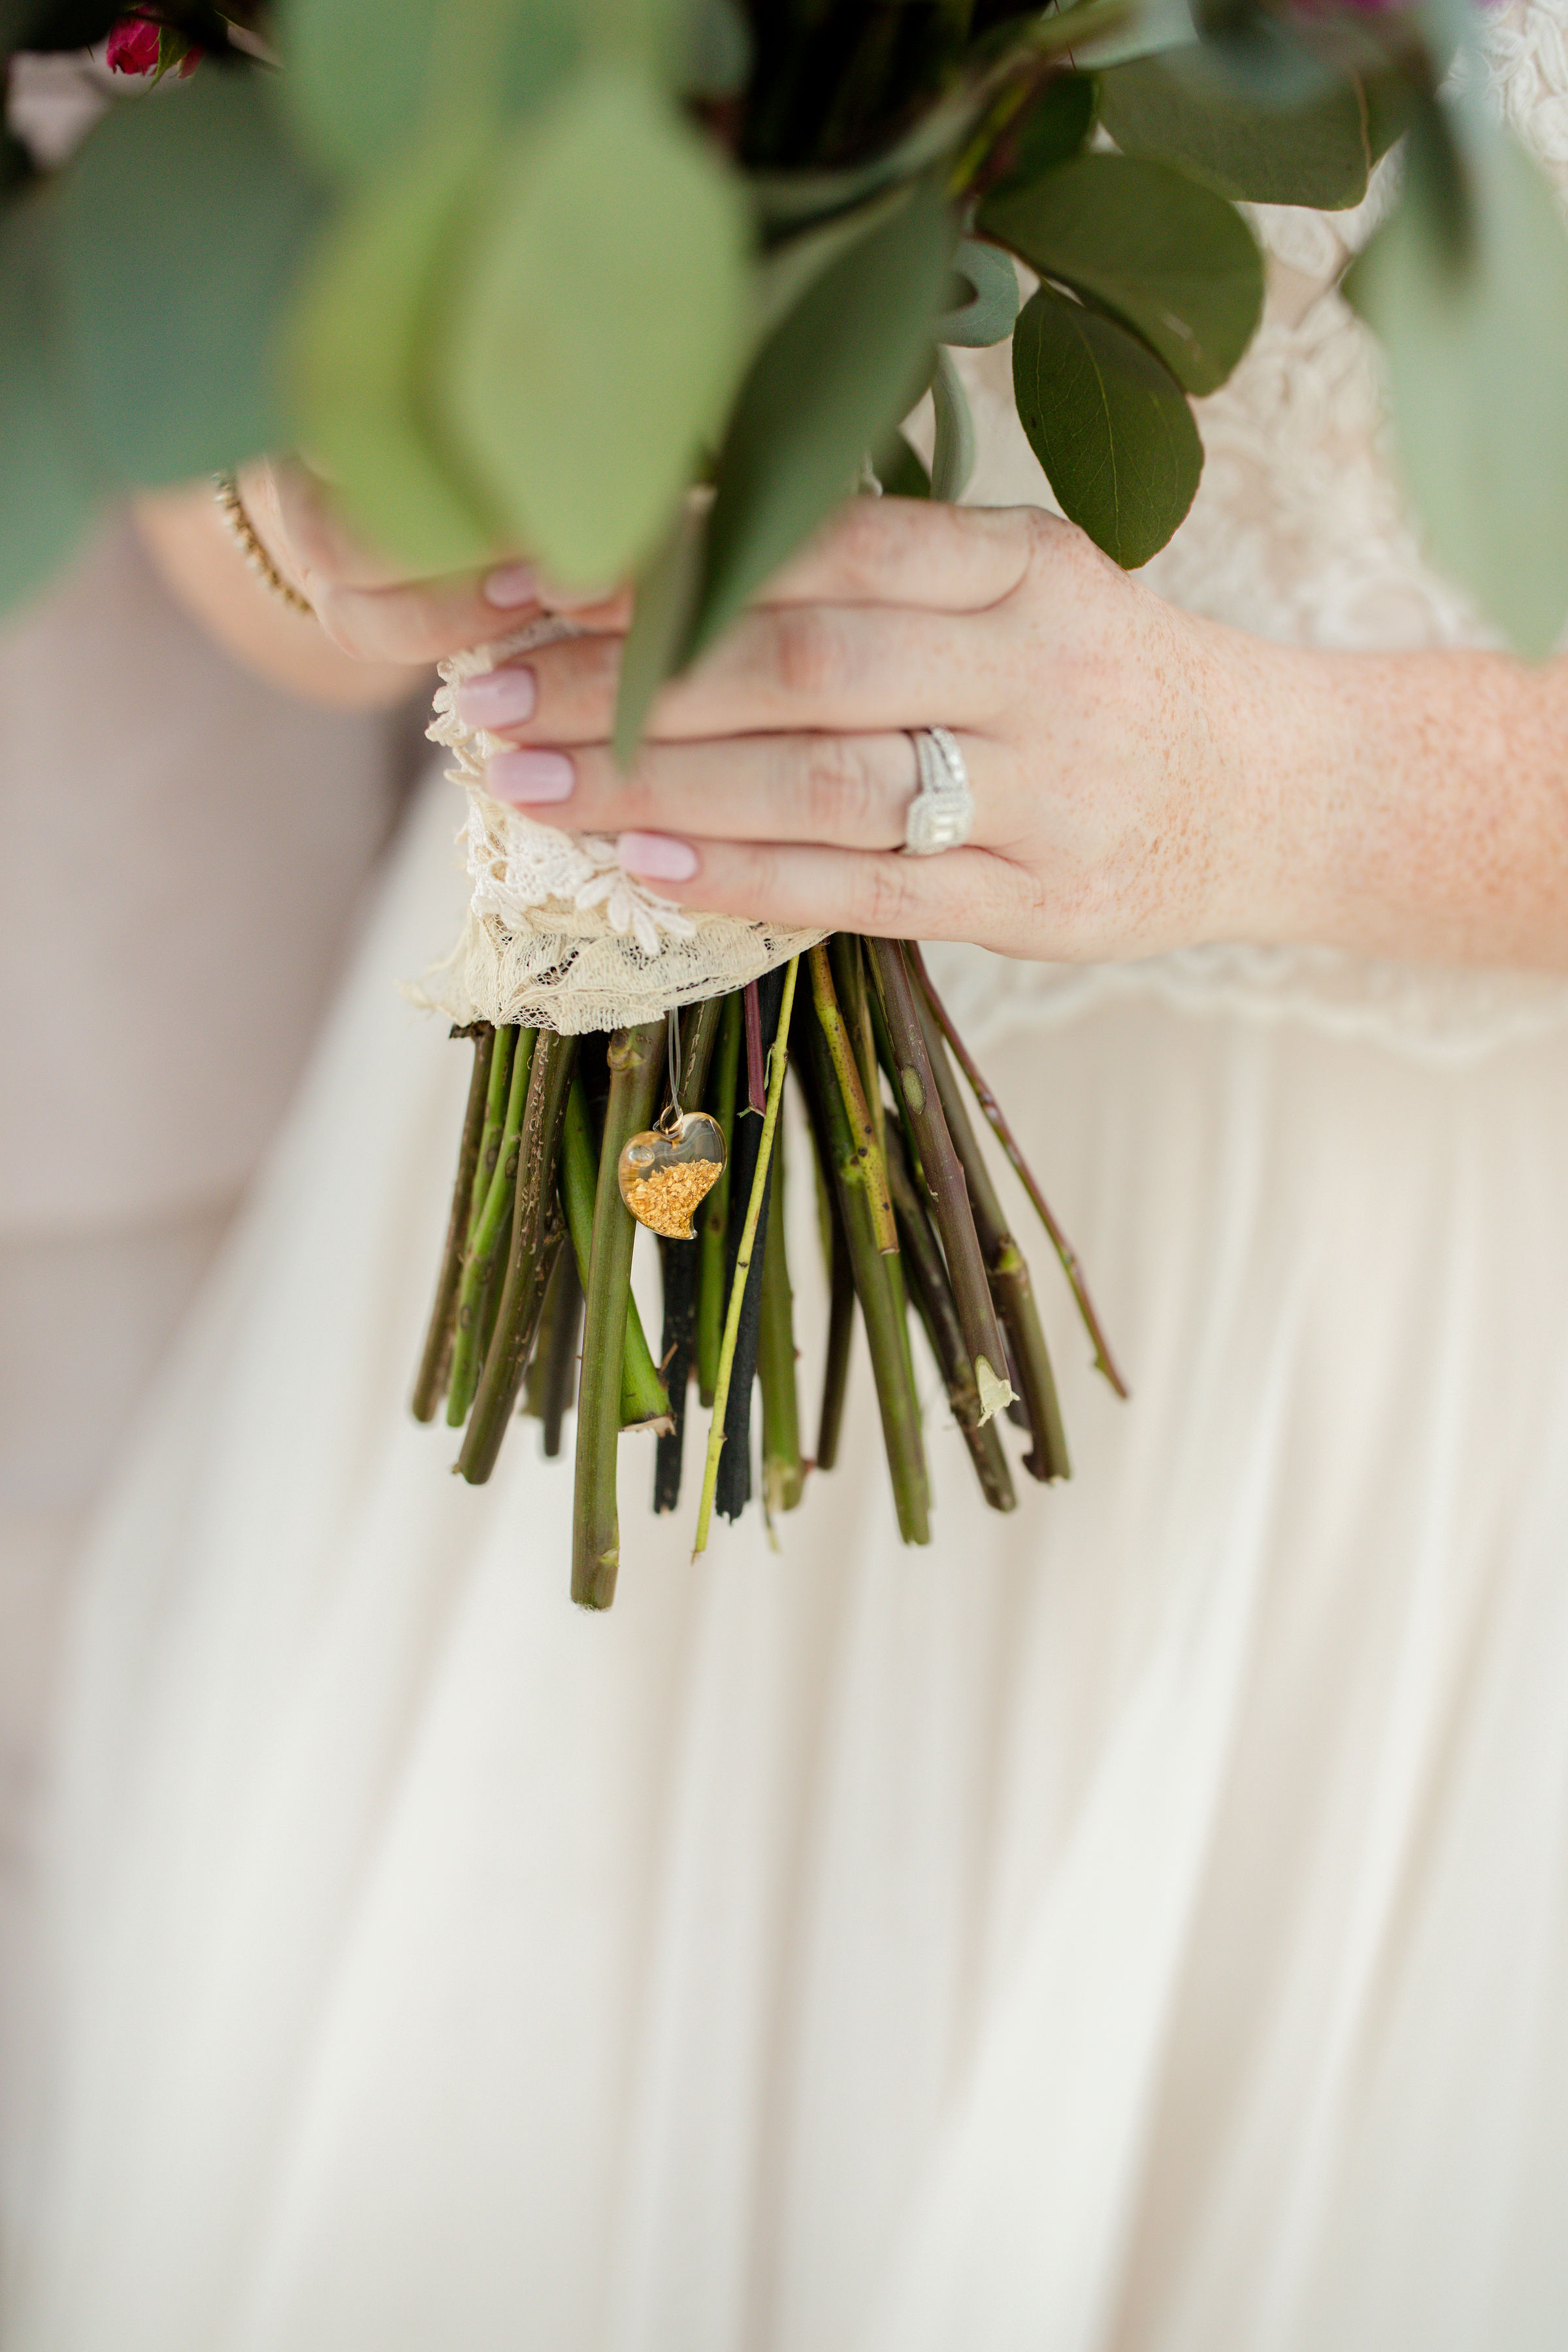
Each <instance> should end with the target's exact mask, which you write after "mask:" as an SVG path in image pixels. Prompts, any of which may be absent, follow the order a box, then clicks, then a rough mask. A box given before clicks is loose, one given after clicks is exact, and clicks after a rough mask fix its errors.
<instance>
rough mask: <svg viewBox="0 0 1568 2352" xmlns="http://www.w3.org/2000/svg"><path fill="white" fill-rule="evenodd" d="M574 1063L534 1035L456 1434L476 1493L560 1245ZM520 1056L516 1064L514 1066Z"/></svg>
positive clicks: (552, 1038)
mask: <svg viewBox="0 0 1568 2352" xmlns="http://www.w3.org/2000/svg"><path fill="white" fill-rule="evenodd" d="M576 1059H577V1040H576V1039H575V1037H559V1036H557V1035H555V1034H554V1033H553V1032H552V1031H551V1030H548V1029H544V1030H541V1032H540V1033H539V1036H538V1039H537V1041H536V1043H535V1045H534V1048H533V1054H532V1057H531V1070H530V1074H529V1081H528V1102H527V1107H526V1108H525V1109H524V1112H523V1117H522V1127H521V1133H520V1136H519V1139H518V1152H517V1160H518V1167H517V1181H516V1187H515V1193H514V1206H513V1210H512V1221H511V1248H510V1252H509V1254H508V1257H507V1267H506V1279H505V1283H504V1285H503V1286H502V1288H501V1293H500V1307H499V1310H498V1313H497V1317H496V1327H495V1332H494V1336H493V1337H492V1339H491V1340H490V1344H489V1349H487V1351H486V1355H485V1366H484V1370H483V1371H482V1372H481V1374H480V1375H479V1389H478V1391H477V1393H476V1395H475V1398H474V1409H473V1412H472V1413H471V1414H470V1415H469V1417H468V1428H467V1430H466V1432H465V1433H464V1436H463V1444H462V1450H461V1451H460V1453H459V1454H458V1470H459V1471H460V1472H461V1473H462V1475H463V1476H464V1477H465V1478H467V1479H468V1483H469V1484H470V1486H482V1485H483V1483H484V1481H485V1480H486V1479H487V1478H488V1477H489V1475H490V1473H491V1471H492V1470H493V1469H494V1468H495V1465H496V1458H497V1456H498V1455H499V1454H500V1447H501V1440H502V1438H503V1437H504V1436H505V1435H506V1425H507V1423H508V1422H509V1421H510V1418H511V1410H512V1407H513V1405H514V1404H515V1403H516V1402H517V1392H518V1390H519V1388H520V1387H521V1384H522V1376H523V1371H524V1370H525V1368H526V1366H527V1363H528V1355H529V1349H531V1346H532V1344H533V1339H534V1334H535V1332H536V1331H537V1329H538V1328H539V1318H540V1315H541V1313H542V1309H543V1306H544V1288H545V1285H546V1283H547V1282H548V1281H549V1279H550V1276H551V1275H552V1271H553V1269H554V1264H555V1259H556V1256H557V1255H558V1254H559V1252H560V1249H561V1244H562V1240H563V1227H562V1223H561V1216H560V1211H559V1208H558V1206H557V1202H556V1186H555V1171H556V1163H557V1161H558V1160H559V1159H560V1156H561V1130H562V1128H563V1124H564V1122H565V1117H566V1093H567V1088H568V1087H569V1085H570V1083H571V1079H572V1072H573V1067H574V1064H575V1062H576ZM521 1060H522V1056H521V1053H520V1054H519V1055H518V1057H517V1061H518V1065H519V1066H521Z"/></svg>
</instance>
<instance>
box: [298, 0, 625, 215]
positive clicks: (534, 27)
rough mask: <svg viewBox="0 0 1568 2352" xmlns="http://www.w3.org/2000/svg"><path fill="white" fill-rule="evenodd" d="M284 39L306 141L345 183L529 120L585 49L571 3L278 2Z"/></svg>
mask: <svg viewBox="0 0 1568 2352" xmlns="http://www.w3.org/2000/svg"><path fill="white" fill-rule="evenodd" d="M277 38H278V44H279V51H280V54H281V56H282V58H283V63H284V67H285V72H284V75H283V88H284V93H285V97H286V100H287V102H288V104H289V108H290V110H291V112H292V115H293V118H294V121H295V122H296V123H297V125H298V127H299V130H300V136H301V137H302V139H303V140H304V142H305V144H306V146H307V148H308V150H309V152H310V153H311V154H312V155H313V156H314V157H315V158H316V159H317V160H318V161H319V162H320V163H322V164H324V165H325V166H327V167H328V168H329V169H331V170H332V171H336V172H341V173H348V174H355V173H364V172H370V173H374V172H379V171H381V170H382V169H384V168H385V167H387V166H392V167H394V168H395V166H396V165H397V163H399V162H400V161H401V160H402V159H403V158H404V157H405V155H406V154H407V152H408V151H409V149H410V148H411V147H413V146H416V145H423V144H424V143H425V142H426V140H427V139H429V138H436V137H442V136H445V137H447V138H452V137H458V136H461V135H462V134H463V133H464V132H467V133H468V135H470V136H475V135H479V133H480V132H481V131H482V128H483V126H484V124H485V123H486V122H487V121H489V123H492V124H494V123H497V122H500V121H504V120H506V118H507V117H509V116H510V115H511V114H514V113H521V112H524V111H526V110H528V109H529V108H530V107H531V106H534V105H537V104H539V103H540V102H541V101H542V100H543V99H544V98H545V97H547V96H548V95H549V93H550V92H551V91H552V89H554V88H555V87H556V86H557V84H558V83H559V82H560V81H561V80H562V79H563V77H564V76H565V74H566V73H568V72H569V71H570V69H571V68H572V66H573V65H574V62H575V60H576V58H577V56H578V53H579V49H580V47H581V42H580V37H579V31H578V23H577V16H576V12H575V9H574V6H573V5H572V0H281V5H279V11H278V18H277Z"/></svg>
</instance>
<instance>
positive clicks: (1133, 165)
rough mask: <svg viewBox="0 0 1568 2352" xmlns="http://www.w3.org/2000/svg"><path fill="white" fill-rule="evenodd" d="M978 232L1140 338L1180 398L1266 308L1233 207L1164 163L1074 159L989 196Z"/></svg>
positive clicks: (1232, 350)
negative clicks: (1175, 381)
mask: <svg viewBox="0 0 1568 2352" xmlns="http://www.w3.org/2000/svg"><path fill="white" fill-rule="evenodd" d="M979 225H980V226H981V228H982V229H983V230H984V232H985V234H986V235H987V236H994V237H996V238H997V239H999V241H1000V242H1001V243H1002V244H1004V245H1007V246H1011V247H1012V248H1013V250H1014V252H1015V253H1016V254H1019V255H1020V256H1021V257H1023V259H1024V260H1025V261H1026V262H1027V263H1028V264H1029V267H1030V268H1031V269H1035V270H1037V271H1038V272H1039V274H1040V276H1041V277H1042V278H1058V279H1059V280H1060V281H1061V282H1062V284H1064V285H1067V286H1070V287H1072V288H1073V289H1074V290H1075V291H1076V292H1077V293H1079V294H1081V295H1082V296H1083V297H1084V298H1085V299H1086V300H1088V301H1092V302H1094V303H1096V304H1097V305H1100V307H1102V308H1103V309H1105V310H1110V311H1113V312H1114V313H1115V314H1116V316H1117V317H1118V318H1119V319H1121V320H1124V321H1125V322H1126V323H1127V324H1128V325H1129V326H1131V327H1134V328H1136V329H1137V331H1138V332H1139V333H1140V334H1141V335H1142V336H1143V338H1144V339H1145V341H1148V342H1149V343H1151V344H1152V346H1153V348H1154V350H1155V351H1156V352H1159V354H1160V357H1161V358H1162V359H1163V361H1164V362H1165V363H1166V365H1167V366H1168V367H1169V368H1170V369H1171V370H1172V371H1173V373H1174V374H1175V375H1176V376H1177V377H1178V378H1179V379H1180V380H1181V382H1182V383H1184V384H1185V386H1186V387H1187V390H1188V391H1189V392H1197V393H1203V392H1213V391H1214V390H1215V388H1216V386H1218V385H1219V384H1222V383H1224V382H1225V380H1226V376H1227V375H1228V374H1229V373H1230V372H1231V370H1232V368H1233V367H1234V366H1235V365H1236V363H1237V360H1238V359H1239V358H1240V357H1241V354H1242V352H1244V351H1245V350H1246V349H1247V344H1248V342H1249V341H1251V339H1252V333H1253V330H1254V328H1255V327H1256V326H1257V324H1258V319H1259V317H1260V316H1261V314H1262V310H1263V260H1262V257H1261V255H1260V254H1259V252H1258V247H1257V245H1256V243H1255V242H1254V239H1253V236H1252V233H1251V231H1250V230H1249V229H1248V227H1247V224H1246V222H1245V221H1244V220H1243V219H1242V218H1241V215H1240V214H1239V213H1237V211H1236V209H1235V208H1234V206H1233V205H1229V204H1227V203H1226V201H1225V199H1224V198H1223V197H1221V196H1216V195H1215V194H1213V192H1212V191H1211V190H1210V189H1207V188H1202V187H1199V186H1198V184H1197V183H1196V182H1195V181H1194V180H1189V179H1188V178H1187V177H1186V176H1185V175H1184V173H1180V172H1174V171H1172V170H1171V168H1170V167H1169V166H1168V165H1167V164H1164V163H1144V162H1143V161H1142V160H1141V159H1140V160H1134V159H1133V158H1132V157H1131V156H1127V155H1079V156H1076V157H1075V158H1074V159H1073V161H1072V162H1071V163H1060V164H1058V166H1057V168H1056V170H1055V171H1054V172H1047V173H1045V174H1044V176H1043V177H1042V178H1040V179H1038V180H1037V181H1036V182H1035V183H1034V184H1033V185H1032V186H1031V187H1028V188H1024V189H1020V190H1019V191H1018V192H1017V193H1016V194H1011V195H1005V196H998V197H994V198H989V199H988V200H987V201H986V202H985V203H984V205H982V206H981V208H980V223H979Z"/></svg>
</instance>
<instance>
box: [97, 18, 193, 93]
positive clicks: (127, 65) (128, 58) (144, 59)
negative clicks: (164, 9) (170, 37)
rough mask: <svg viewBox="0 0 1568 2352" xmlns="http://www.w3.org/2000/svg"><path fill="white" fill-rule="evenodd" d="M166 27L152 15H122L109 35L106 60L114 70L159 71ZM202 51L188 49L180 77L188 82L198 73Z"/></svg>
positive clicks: (118, 71)
mask: <svg viewBox="0 0 1568 2352" xmlns="http://www.w3.org/2000/svg"><path fill="white" fill-rule="evenodd" d="M162 40H163V26H161V25H159V24H157V23H156V22H155V21H154V19H153V17H151V16H122V17H121V20H120V22H119V24H118V25H116V26H115V27H114V30H113V32H112V33H110V37H109V47H107V48H106V49H105V51H104V53H103V54H104V62H105V64H106V65H107V66H108V68H109V69H110V73H122V74H150V73H156V71H157V69H158V58H159V56H160V44H161V42H162ZM201 54H202V53H201V51H200V49H196V48H187V49H186V50H185V52H184V56H183V57H182V58H180V63H179V68H178V71H179V76H180V79H181V80H182V81H184V79H185V77H186V76H187V75H188V74H194V73H195V69H196V67H197V65H198V64H199V63H200V61H201Z"/></svg>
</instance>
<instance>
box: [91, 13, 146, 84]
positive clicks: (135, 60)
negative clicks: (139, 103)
mask: <svg viewBox="0 0 1568 2352" xmlns="http://www.w3.org/2000/svg"><path fill="white" fill-rule="evenodd" d="M104 62H105V64H106V65H107V66H108V68H109V69H110V73H122V74H148V73H155V72H156V71H157V69H158V27H157V26H156V25H153V24H151V23H149V21H148V19H147V18H146V17H145V16H127V17H125V18H124V19H123V20H122V21H121V23H120V24H118V25H116V26H115V27H114V30H113V32H112V33H110V37H109V47H108V48H107V49H106V50H105V51H104Z"/></svg>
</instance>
